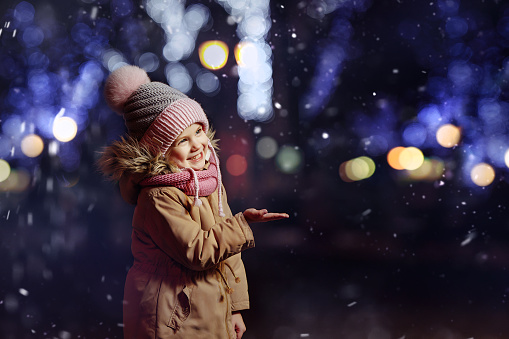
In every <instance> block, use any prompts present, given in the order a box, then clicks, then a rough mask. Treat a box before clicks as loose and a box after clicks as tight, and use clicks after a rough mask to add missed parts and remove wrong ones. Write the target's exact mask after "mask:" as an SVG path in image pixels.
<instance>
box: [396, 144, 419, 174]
mask: <svg viewBox="0 0 509 339" xmlns="http://www.w3.org/2000/svg"><path fill="white" fill-rule="evenodd" d="M423 162H424V155H423V154H422V152H421V150H420V149H418V148H416V147H407V148H405V149H403V150H402V151H401V153H400V154H399V163H400V165H401V167H403V168H404V169H406V170H409V171H412V170H415V169H418V168H419V167H421V165H422V163H423Z"/></svg>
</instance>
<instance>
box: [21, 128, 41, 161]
mask: <svg viewBox="0 0 509 339" xmlns="http://www.w3.org/2000/svg"><path fill="white" fill-rule="evenodd" d="M43 149H44V142H43V141H42V139H41V137H40V136H38V135H36V134H29V135H27V136H25V137H24V138H23V140H21V151H22V152H23V154H24V155H26V156H27V157H30V158H35V157H38V156H39V155H40V154H41V153H42V150H43Z"/></svg>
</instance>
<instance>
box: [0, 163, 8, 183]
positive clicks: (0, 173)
mask: <svg viewBox="0 0 509 339" xmlns="http://www.w3.org/2000/svg"><path fill="white" fill-rule="evenodd" d="M10 174H11V166H10V165H9V163H8V162H7V161H5V160H4V159H0V182H2V181H5V180H6V179H7V178H8V177H9V175H10Z"/></svg>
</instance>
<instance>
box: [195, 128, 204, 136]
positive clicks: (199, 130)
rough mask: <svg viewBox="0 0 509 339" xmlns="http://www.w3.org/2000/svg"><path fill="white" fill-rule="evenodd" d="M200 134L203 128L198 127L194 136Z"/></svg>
mask: <svg viewBox="0 0 509 339" xmlns="http://www.w3.org/2000/svg"><path fill="white" fill-rule="evenodd" d="M201 132H203V128H201V127H198V129H197V130H196V135H198V134H201Z"/></svg>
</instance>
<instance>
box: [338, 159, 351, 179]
mask: <svg viewBox="0 0 509 339" xmlns="http://www.w3.org/2000/svg"><path fill="white" fill-rule="evenodd" d="M349 162H350V160H348V161H345V162H343V163H342V164H341V165H340V166H339V177H340V178H341V180H343V181H345V182H353V181H354V180H352V179H350V178H349V177H348V175H347V174H346V165H347V164H348V163H349Z"/></svg>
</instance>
